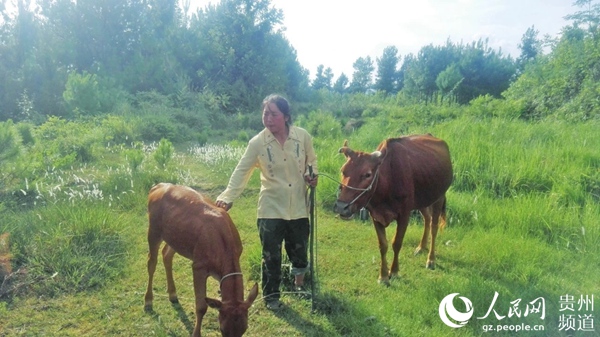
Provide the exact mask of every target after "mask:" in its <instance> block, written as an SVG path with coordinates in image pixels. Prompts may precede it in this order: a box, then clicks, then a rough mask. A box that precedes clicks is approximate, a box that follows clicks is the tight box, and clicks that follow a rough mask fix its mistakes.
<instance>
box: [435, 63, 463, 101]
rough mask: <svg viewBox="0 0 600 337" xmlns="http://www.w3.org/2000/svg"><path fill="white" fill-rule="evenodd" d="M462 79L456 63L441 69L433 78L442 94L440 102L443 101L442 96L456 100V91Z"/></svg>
mask: <svg viewBox="0 0 600 337" xmlns="http://www.w3.org/2000/svg"><path fill="white" fill-rule="evenodd" d="M462 81H463V76H462V74H461V73H460V69H459V67H458V65H457V64H456V63H453V64H451V65H449V66H448V68H446V69H445V70H444V71H442V72H441V73H440V74H439V75H438V77H437V78H436V79H435V84H436V85H437V87H438V89H439V91H440V93H441V95H442V97H441V100H440V102H443V100H444V97H448V98H449V100H454V101H456V98H457V97H456V96H457V95H456V91H457V89H458V87H459V85H460V83H461V82H462Z"/></svg>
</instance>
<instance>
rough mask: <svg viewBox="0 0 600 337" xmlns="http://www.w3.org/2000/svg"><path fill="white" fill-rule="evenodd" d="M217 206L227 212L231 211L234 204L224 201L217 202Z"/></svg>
mask: <svg viewBox="0 0 600 337" xmlns="http://www.w3.org/2000/svg"><path fill="white" fill-rule="evenodd" d="M216 205H217V207H221V208H222V209H224V210H225V211H229V210H230V209H231V207H232V206H233V203H232V202H230V203H226V202H225V201H223V200H217V202H216Z"/></svg>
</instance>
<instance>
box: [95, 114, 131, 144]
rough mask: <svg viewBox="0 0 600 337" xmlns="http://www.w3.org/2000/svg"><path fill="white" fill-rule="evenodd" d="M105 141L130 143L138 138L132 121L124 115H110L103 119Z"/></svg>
mask: <svg viewBox="0 0 600 337" xmlns="http://www.w3.org/2000/svg"><path fill="white" fill-rule="evenodd" d="M102 129H103V133H104V141H105V142H109V143H113V144H130V143H131V142H133V141H135V140H136V136H135V134H134V130H133V127H132V122H131V121H128V120H125V118H123V117H119V116H111V115H108V116H106V118H104V119H103V120H102Z"/></svg>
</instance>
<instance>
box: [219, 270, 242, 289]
mask: <svg viewBox="0 0 600 337" xmlns="http://www.w3.org/2000/svg"><path fill="white" fill-rule="evenodd" d="M234 275H243V274H242V273H240V272H235V273H229V274H227V275H225V276H223V277H221V281H219V288H221V284H222V283H223V280H224V279H226V278H228V277H229V276H234Z"/></svg>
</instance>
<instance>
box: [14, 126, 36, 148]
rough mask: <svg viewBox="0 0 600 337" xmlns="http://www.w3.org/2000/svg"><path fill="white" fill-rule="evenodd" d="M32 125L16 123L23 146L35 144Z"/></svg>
mask: <svg viewBox="0 0 600 337" xmlns="http://www.w3.org/2000/svg"><path fill="white" fill-rule="evenodd" d="M32 129H33V125H31V124H28V123H19V124H17V132H18V133H19V136H21V143H22V144H23V145H25V146H30V145H33V144H35V138H34V137H33V131H32Z"/></svg>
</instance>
